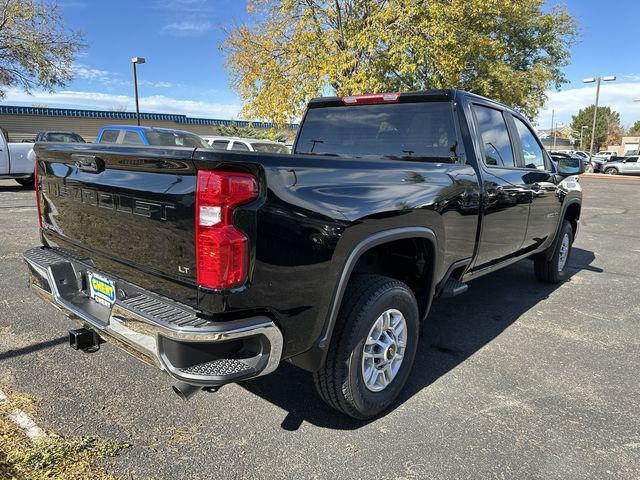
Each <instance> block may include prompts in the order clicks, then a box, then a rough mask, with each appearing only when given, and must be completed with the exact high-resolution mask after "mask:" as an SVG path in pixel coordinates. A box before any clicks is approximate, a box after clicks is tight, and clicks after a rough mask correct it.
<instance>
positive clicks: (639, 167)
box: [604, 155, 640, 175]
mask: <svg viewBox="0 0 640 480" xmlns="http://www.w3.org/2000/svg"><path fill="white" fill-rule="evenodd" d="M638 158H640V157H638V156H637V155H634V156H631V157H622V158H621V159H620V160H615V161H613V162H608V163H607V164H606V165H605V167H604V173H606V174H607V175H625V174H626V175H640V160H638Z"/></svg>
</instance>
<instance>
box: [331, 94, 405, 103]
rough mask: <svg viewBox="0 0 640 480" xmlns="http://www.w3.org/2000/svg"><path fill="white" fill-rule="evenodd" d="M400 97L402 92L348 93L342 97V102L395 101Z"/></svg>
mask: <svg viewBox="0 0 640 480" xmlns="http://www.w3.org/2000/svg"><path fill="white" fill-rule="evenodd" d="M399 99H400V92H392V93H370V94H367V95H348V96H346V97H342V102H343V103H345V104H346V105H356V104H359V103H395V102H397V101H398V100H399Z"/></svg>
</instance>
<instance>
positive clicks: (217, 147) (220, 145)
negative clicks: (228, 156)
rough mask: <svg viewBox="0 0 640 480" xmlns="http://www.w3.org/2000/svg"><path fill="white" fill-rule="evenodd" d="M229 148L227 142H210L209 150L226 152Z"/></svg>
mask: <svg viewBox="0 0 640 480" xmlns="http://www.w3.org/2000/svg"><path fill="white" fill-rule="evenodd" d="M228 146H229V140H214V141H213V142H211V148H213V149H214V150H226V149H227V147H228Z"/></svg>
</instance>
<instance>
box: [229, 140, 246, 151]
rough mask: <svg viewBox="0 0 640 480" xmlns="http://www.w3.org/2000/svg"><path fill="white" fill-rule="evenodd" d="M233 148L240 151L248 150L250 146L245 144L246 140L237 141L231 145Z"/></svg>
mask: <svg viewBox="0 0 640 480" xmlns="http://www.w3.org/2000/svg"><path fill="white" fill-rule="evenodd" d="M231 150H236V151H240V152H248V151H249V147H247V146H246V145H245V144H244V142H238V141H235V142H233V144H232V145H231Z"/></svg>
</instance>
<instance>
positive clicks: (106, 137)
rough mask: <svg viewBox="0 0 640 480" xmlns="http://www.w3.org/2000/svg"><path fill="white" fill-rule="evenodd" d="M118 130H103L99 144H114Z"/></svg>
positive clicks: (118, 133)
mask: <svg viewBox="0 0 640 480" xmlns="http://www.w3.org/2000/svg"><path fill="white" fill-rule="evenodd" d="M118 135H120V130H104V131H103V132H102V135H101V136H100V143H116V142H117V141H118Z"/></svg>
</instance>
